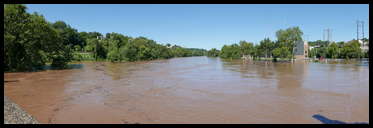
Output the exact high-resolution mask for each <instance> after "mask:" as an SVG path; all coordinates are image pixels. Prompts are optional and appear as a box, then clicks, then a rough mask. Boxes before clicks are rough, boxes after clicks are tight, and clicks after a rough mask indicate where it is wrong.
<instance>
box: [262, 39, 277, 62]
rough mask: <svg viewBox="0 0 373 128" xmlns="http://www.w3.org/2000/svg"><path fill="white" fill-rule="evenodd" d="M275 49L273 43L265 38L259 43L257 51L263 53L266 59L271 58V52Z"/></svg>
mask: <svg viewBox="0 0 373 128" xmlns="http://www.w3.org/2000/svg"><path fill="white" fill-rule="evenodd" d="M274 48H275V43H274V42H272V41H271V40H270V39H269V38H265V39H264V40H262V41H260V44H259V50H260V51H262V53H264V56H265V57H266V58H268V57H271V56H272V51H273V49H274Z"/></svg>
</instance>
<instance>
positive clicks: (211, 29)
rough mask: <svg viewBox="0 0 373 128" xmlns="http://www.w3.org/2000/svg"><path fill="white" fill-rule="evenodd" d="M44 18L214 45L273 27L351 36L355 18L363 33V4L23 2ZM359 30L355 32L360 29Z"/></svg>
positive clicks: (255, 38) (253, 38)
mask: <svg viewBox="0 0 373 128" xmlns="http://www.w3.org/2000/svg"><path fill="white" fill-rule="evenodd" d="M26 6H27V7H28V12H31V13H32V12H38V13H39V14H42V15H43V16H44V17H45V18H46V19H47V20H48V21H50V22H55V21H58V20H62V21H65V22H66V23H67V24H69V25H70V26H71V27H73V28H75V29H77V30H78V31H79V32H82V31H86V32H93V31H97V32H100V33H102V34H103V35H105V34H106V33H110V32H116V33H121V34H124V35H126V36H131V37H139V36H144V37H147V38H149V39H152V40H155V41H157V42H158V43H161V44H166V43H170V44H176V45H180V46H183V47H188V48H204V49H207V50H209V49H211V48H217V49H220V48H221V47H222V46H223V45H224V44H233V43H238V42H239V41H241V40H246V41H249V42H253V43H254V44H258V43H259V42H260V41H261V40H263V39H264V38H266V37H268V38H270V39H271V40H276V34H275V33H276V31H277V30H280V29H286V28H289V27H294V26H299V27H300V29H301V30H302V31H303V33H304V39H305V40H308V41H315V40H322V39H323V31H324V29H327V28H329V29H331V30H332V40H333V41H349V40H352V39H356V21H357V20H361V21H364V35H365V37H369V30H368V28H369V5H368V4H325V5H323V4H308V5H303V4H290V5H286V4H269V5H268V4H265V5H261V4H59V5H57V4H55V5H50V4H27V5H26ZM360 33H361V32H360Z"/></svg>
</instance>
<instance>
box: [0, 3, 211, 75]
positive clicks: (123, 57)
mask: <svg viewBox="0 0 373 128" xmlns="http://www.w3.org/2000/svg"><path fill="white" fill-rule="evenodd" d="M26 9H27V7H26V6H25V5H21V4H10V5H8V4H7V5H5V7H4V54H5V55H4V64H5V67H4V70H5V71H32V70H35V69H38V68H41V67H42V66H44V65H45V64H46V63H50V64H51V66H52V67H55V68H66V67H67V63H68V62H70V61H81V60H96V61H111V62H123V61H138V60H154V59H168V58H172V57H188V56H204V55H206V54H207V51H206V50H204V49H197V48H184V47H181V46H177V45H174V46H171V44H166V45H163V44H159V43H157V42H156V41H154V40H151V39H148V38H146V37H137V38H133V37H128V36H124V35H122V34H119V33H107V34H106V35H105V36H104V35H103V34H101V33H99V32H78V30H76V29H74V28H72V27H71V26H70V25H68V24H67V23H65V22H64V21H56V22H54V23H50V22H48V21H46V20H45V18H44V17H43V16H42V15H39V14H38V13H33V14H30V13H27V12H26Z"/></svg>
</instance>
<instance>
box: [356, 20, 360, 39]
mask: <svg viewBox="0 0 373 128" xmlns="http://www.w3.org/2000/svg"><path fill="white" fill-rule="evenodd" d="M356 40H359V20H358V21H356Z"/></svg>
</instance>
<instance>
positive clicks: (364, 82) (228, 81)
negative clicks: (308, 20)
mask: <svg viewBox="0 0 373 128" xmlns="http://www.w3.org/2000/svg"><path fill="white" fill-rule="evenodd" d="M76 67H78V68H75V69H68V70H46V71H39V72H31V73H4V75H5V81H6V82H5V87H4V89H5V95H6V96H8V97H9V99H11V100H13V101H14V102H15V103H17V104H19V105H20V106H21V107H23V108H24V109H25V110H26V111H27V112H29V113H30V114H31V115H33V116H34V117H35V118H36V119H38V120H39V121H40V122H41V123H320V122H319V121H318V120H316V119H314V118H312V115H314V114H321V115H324V116H326V117H328V118H331V119H333V120H341V121H347V122H369V67H368V66H367V65H358V64H322V63H311V62H304V61H300V62H295V63H272V62H247V61H243V60H222V59H219V58H208V57H187V58H174V59H169V60H155V61H144V62H130V63H110V62H84V63H83V64H81V65H78V66H76Z"/></svg>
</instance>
